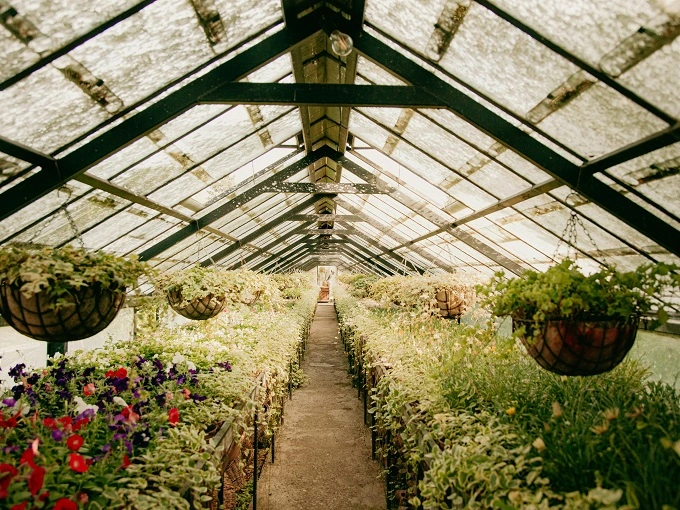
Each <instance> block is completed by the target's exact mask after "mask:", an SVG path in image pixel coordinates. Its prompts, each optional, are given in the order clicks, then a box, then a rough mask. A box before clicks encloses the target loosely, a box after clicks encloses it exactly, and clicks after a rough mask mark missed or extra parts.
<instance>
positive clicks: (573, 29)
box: [494, 0, 660, 66]
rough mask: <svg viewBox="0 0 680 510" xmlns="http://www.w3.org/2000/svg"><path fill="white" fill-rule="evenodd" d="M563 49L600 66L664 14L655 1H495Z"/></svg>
mask: <svg viewBox="0 0 680 510" xmlns="http://www.w3.org/2000/svg"><path fill="white" fill-rule="evenodd" d="M494 3H495V4H496V5H497V6H498V7H500V8H501V9H504V10H505V11H507V12H509V13H511V14H513V15H514V16H516V17H517V18H519V19H520V20H522V21H524V22H525V23H526V24H528V25H529V26H531V27H532V28H534V29H536V30H538V31H539V32H540V33H542V34H543V35H545V36H547V37H549V38H550V39H551V40H552V41H553V42H556V43H557V44H559V45H560V46H562V47H563V48H565V49H567V50H568V51H570V52H572V53H574V54H575V55H577V56H579V57H581V58H582V59H584V60H586V61H587V62H589V63H590V64H591V65H595V66H597V64H598V63H599V61H600V59H601V58H602V57H603V56H604V55H605V54H606V53H608V52H609V51H611V50H612V48H614V47H615V46H617V44H618V43H619V41H621V40H622V39H625V38H626V37H628V36H629V35H631V33H634V32H635V31H637V29H638V28H639V27H640V25H644V24H646V23H647V22H648V21H649V20H650V19H652V18H653V17H655V16H657V15H658V14H659V13H660V10H659V7H658V5H659V4H660V2H654V0H651V1H650V0H636V1H635V2H631V1H629V0H609V1H607V2H590V1H587V0H576V1H571V2H563V1H560V0H523V1H522V2H517V1H514V0H495V2H494Z"/></svg>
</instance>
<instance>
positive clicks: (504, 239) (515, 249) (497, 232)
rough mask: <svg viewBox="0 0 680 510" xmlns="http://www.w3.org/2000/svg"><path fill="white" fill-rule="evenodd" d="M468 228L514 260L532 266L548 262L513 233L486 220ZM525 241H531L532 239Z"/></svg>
mask: <svg viewBox="0 0 680 510" xmlns="http://www.w3.org/2000/svg"><path fill="white" fill-rule="evenodd" d="M467 226H468V227H469V228H470V229H473V230H474V231H476V232H477V233H478V236H484V237H485V238H486V239H488V240H489V241H491V242H493V243H494V244H495V245H496V246H499V247H500V248H501V249H503V250H504V252H505V253H506V254H510V255H509V256H510V258H511V259H513V260H515V259H518V260H520V261H523V262H526V263H527V264H530V265H533V264H534V263H537V262H538V263H543V262H546V256H545V255H544V254H543V253H541V252H540V251H539V250H537V249H535V248H533V247H532V246H530V245H529V244H527V243H526V242H524V241H523V240H522V239H521V238H518V237H516V236H515V235H514V234H513V233H512V232H511V231H509V230H506V229H504V228H501V227H499V226H498V225H495V224H494V223H493V222H491V221H489V220H487V219H485V218H480V219H478V220H475V221H473V222H470V223H468V224H467ZM525 239H527V241H530V240H531V238H525ZM486 242H488V241H486Z"/></svg>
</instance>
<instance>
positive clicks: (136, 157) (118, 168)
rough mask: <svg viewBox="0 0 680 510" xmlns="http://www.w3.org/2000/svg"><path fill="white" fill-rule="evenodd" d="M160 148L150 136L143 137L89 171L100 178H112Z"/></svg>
mask: <svg viewBox="0 0 680 510" xmlns="http://www.w3.org/2000/svg"><path fill="white" fill-rule="evenodd" d="M158 150H159V148H158V145H156V144H155V143H154V142H153V141H152V140H151V139H150V138H148V137H143V138H140V139H139V140H137V141H136V142H134V143H132V144H130V145H128V146H127V147H125V148H123V149H121V150H119V151H118V152H115V153H113V154H111V155H110V156H109V157H108V158H106V159H104V160H103V161H101V162H100V163H98V164H96V165H95V166H93V167H92V168H90V169H89V170H88V171H87V173H88V174H91V175H94V176H95V177H99V178H100V179H111V178H112V177H114V176H116V175H118V174H119V173H120V172H123V171H124V170H125V169H127V168H128V167H132V166H134V165H135V164H136V163H137V162H139V161H141V160H143V159H144V158H147V157H149V156H150V155H152V154H153V153H154V152H157V151H158Z"/></svg>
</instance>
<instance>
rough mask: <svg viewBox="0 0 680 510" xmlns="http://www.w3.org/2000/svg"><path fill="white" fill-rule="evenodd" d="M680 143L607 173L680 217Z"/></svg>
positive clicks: (616, 167)
mask: <svg viewBox="0 0 680 510" xmlns="http://www.w3.org/2000/svg"><path fill="white" fill-rule="evenodd" d="M679 167H680V143H675V144H673V145H669V146H668V147H664V148H663V149H659V150H656V151H654V152H651V153H649V154H646V155H644V156H640V157H638V158H635V159H632V160H630V161H626V162H625V163H621V164H620V165H617V166H615V167H613V168H610V169H608V170H607V173H609V174H610V175H614V176H616V177H618V178H619V179H621V180H623V181H624V182H626V183H627V184H629V185H631V186H633V187H635V188H636V190H637V191H639V192H640V193H642V194H643V195H645V196H647V197H649V198H651V199H652V200H653V201H654V202H655V203H657V204H659V205H660V206H662V207H664V208H665V209H666V210H668V211H669V212H670V213H672V214H674V215H676V216H680V200H678V197H680V180H679V179H680V175H679V171H678V168H679Z"/></svg>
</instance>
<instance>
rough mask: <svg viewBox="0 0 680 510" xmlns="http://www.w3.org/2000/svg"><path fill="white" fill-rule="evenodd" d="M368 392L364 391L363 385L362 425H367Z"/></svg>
mask: <svg viewBox="0 0 680 510" xmlns="http://www.w3.org/2000/svg"><path fill="white" fill-rule="evenodd" d="M367 400H368V390H367V389H366V384H365V383H364V425H367V424H368V402H367Z"/></svg>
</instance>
